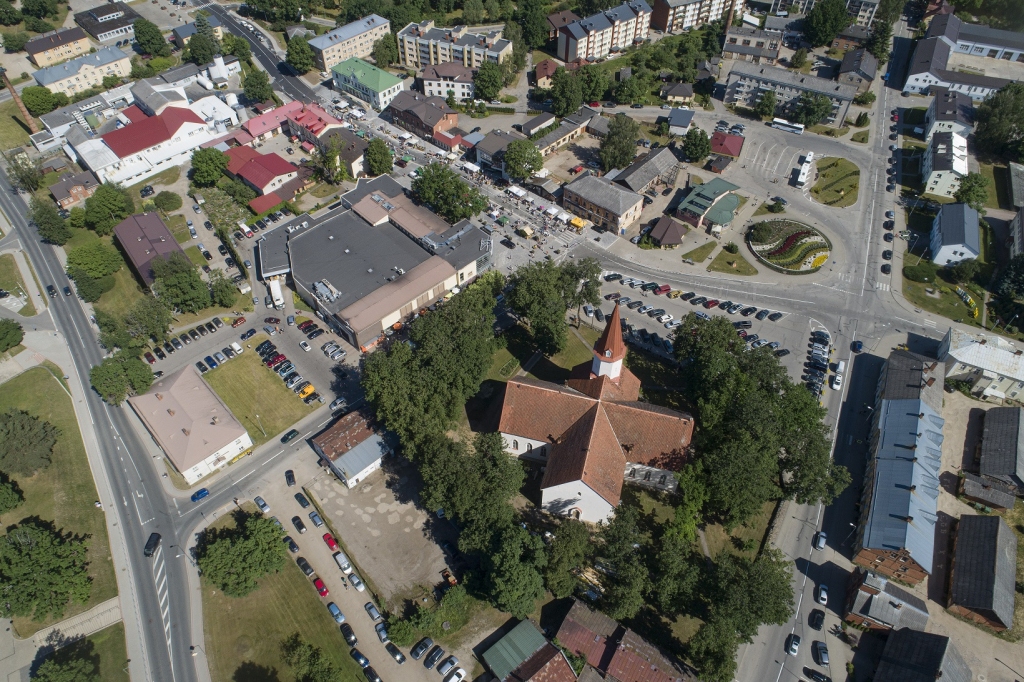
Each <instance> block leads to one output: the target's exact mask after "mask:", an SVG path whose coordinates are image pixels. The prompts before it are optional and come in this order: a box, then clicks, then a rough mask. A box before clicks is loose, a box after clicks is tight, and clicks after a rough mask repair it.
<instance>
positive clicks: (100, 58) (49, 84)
mask: <svg viewBox="0 0 1024 682" xmlns="http://www.w3.org/2000/svg"><path fill="white" fill-rule="evenodd" d="M131 70H132V63H131V60H130V59H128V55H126V54H125V53H124V52H122V51H121V50H119V49H117V48H116V47H113V46H107V47H104V48H102V49H100V50H98V51H96V52H93V53H92V54H86V55H82V56H81V57H77V58H75V59H71V60H69V61H66V62H64V63H63V64H57V65H56V66H49V67H47V68H45V69H39V70H38V71H36V72H35V73H34V74H32V75H33V77H34V78H35V79H36V83H38V84H39V85H41V86H43V87H44V88H47V89H49V91H50V92H59V93H62V94H65V95H67V96H68V97H71V96H72V95H74V94H75V93H77V92H83V91H85V90H89V89H90V88H98V87H100V86H102V85H103V79H104V78H106V77H107V76H115V77H117V78H118V79H119V80H120V79H121V78H127V77H128V74H129V73H131Z"/></svg>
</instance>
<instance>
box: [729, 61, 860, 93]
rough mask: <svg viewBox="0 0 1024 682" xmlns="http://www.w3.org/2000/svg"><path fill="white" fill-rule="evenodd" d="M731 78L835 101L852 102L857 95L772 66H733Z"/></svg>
mask: <svg viewBox="0 0 1024 682" xmlns="http://www.w3.org/2000/svg"><path fill="white" fill-rule="evenodd" d="M733 76H737V77H744V78H751V79H755V80H761V81H765V82H770V83H776V84H778V85H782V86H787V87H790V88H795V89H797V90H800V91H802V92H816V93H818V94H820V95H825V96H827V97H831V98H835V99H842V100H851V101H852V100H853V98H854V97H856V95H857V90H856V88H853V87H852V86H849V85H841V84H838V83H836V82H835V81H832V80H829V79H827V78H818V77H817V76H807V75H804V74H802V73H800V72H799V71H792V70H790V69H781V68H778V67H773V66H758V65H756V64H747V63H742V64H735V65H733V67H732V70H731V71H730V72H729V80H730V81H732V80H733Z"/></svg>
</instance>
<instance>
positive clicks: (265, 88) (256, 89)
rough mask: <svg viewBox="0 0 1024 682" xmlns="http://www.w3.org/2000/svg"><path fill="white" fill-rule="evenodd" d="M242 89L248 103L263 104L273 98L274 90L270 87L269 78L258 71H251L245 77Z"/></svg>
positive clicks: (263, 72) (265, 73) (264, 72)
mask: <svg viewBox="0 0 1024 682" xmlns="http://www.w3.org/2000/svg"><path fill="white" fill-rule="evenodd" d="M242 88H243V92H244V93H245V98H246V99H247V100H249V101H250V102H265V101H267V100H268V99H271V98H272V97H273V96H274V89H273V88H272V87H270V76H268V75H267V72H266V71H261V70H260V69H252V70H250V71H249V73H247V74H246V75H245V78H244V79H243V81H242Z"/></svg>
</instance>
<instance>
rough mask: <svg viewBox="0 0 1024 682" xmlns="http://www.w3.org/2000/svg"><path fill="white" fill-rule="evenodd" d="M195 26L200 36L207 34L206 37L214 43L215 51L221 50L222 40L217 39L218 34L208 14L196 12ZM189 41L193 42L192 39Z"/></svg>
mask: <svg viewBox="0 0 1024 682" xmlns="http://www.w3.org/2000/svg"><path fill="white" fill-rule="evenodd" d="M195 26H196V33H195V34H196V35H199V36H205V37H206V38H208V39H209V40H210V42H211V43H213V51H214V52H215V53H216V52H220V51H221V45H220V41H219V40H218V39H217V34H216V33H215V32H214V30H213V26H211V25H210V20H209V19H207V18H206V14H205V13H204V12H199V13H198V14H196V20H195ZM189 42H190V43H191V42H192V41H191V40H189Z"/></svg>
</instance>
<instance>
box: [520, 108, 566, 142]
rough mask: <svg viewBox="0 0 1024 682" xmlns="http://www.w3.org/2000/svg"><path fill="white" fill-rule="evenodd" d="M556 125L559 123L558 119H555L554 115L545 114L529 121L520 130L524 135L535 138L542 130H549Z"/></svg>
mask: <svg viewBox="0 0 1024 682" xmlns="http://www.w3.org/2000/svg"><path fill="white" fill-rule="evenodd" d="M556 123H558V119H556V118H555V115H554V114H549V113H544V114H540V115H538V116H534V117H533V118H531V119H529V120H528V121H527V122H526V123H524V124H523V125H522V126H520V130H521V131H522V133H523V135H526V136H527V137H533V136H534V135H535V134H536V133H538V132H540V131H542V130H547V129H548V128H550V127H551V126H553V125H555V124H556Z"/></svg>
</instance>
